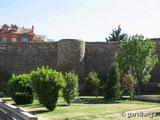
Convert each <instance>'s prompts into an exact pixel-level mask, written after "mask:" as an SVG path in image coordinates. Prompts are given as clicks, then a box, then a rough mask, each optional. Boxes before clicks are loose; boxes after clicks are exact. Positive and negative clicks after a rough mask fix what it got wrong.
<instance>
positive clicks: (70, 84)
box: [63, 72, 79, 105]
mask: <svg viewBox="0 0 160 120" xmlns="http://www.w3.org/2000/svg"><path fill="white" fill-rule="evenodd" d="M64 79H65V82H66V86H65V87H64V89H63V98H64V100H65V101H66V102H67V104H68V105H70V103H71V100H74V99H75V97H77V96H78V94H79V92H78V91H79V89H78V87H79V84H78V75H77V74H75V73H74V72H68V73H65V75H64Z"/></svg>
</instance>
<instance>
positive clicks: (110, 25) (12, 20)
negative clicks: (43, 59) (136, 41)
mask: <svg viewBox="0 0 160 120" xmlns="http://www.w3.org/2000/svg"><path fill="white" fill-rule="evenodd" d="M159 6H160V0H0V25H3V24H17V25H18V26H20V27H22V26H24V27H31V26H32V25H34V26H35V33H36V34H44V35H47V36H48V38H50V39H53V40H56V41H57V40H60V39H66V38H72V39H81V40H84V41H105V37H108V35H109V34H110V33H111V32H112V29H114V28H117V26H118V25H121V28H122V32H124V33H127V34H128V35H133V34H136V33H137V34H143V35H144V36H145V37H148V38H160V7H159Z"/></svg>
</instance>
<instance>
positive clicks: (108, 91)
mask: <svg viewBox="0 0 160 120" xmlns="http://www.w3.org/2000/svg"><path fill="white" fill-rule="evenodd" d="M104 97H105V98H106V99H111V100H112V101H116V100H118V99H120V97H121V92H120V71H119V67H118V63H117V62H113V63H112V65H111V67H110V70H109V75H108V80H107V81H106V85H105V96H104Z"/></svg>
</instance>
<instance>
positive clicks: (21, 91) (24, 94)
mask: <svg viewBox="0 0 160 120" xmlns="http://www.w3.org/2000/svg"><path fill="white" fill-rule="evenodd" d="M8 94H9V96H10V97H12V99H13V100H14V102H15V103H17V104H29V103H32V102H33V99H34V94H33V90H32V86H31V79H30V75H29V74H21V75H14V74H13V75H12V77H11V79H10V80H9V81H8Z"/></svg>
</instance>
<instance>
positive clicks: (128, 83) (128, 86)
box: [122, 72, 136, 100]
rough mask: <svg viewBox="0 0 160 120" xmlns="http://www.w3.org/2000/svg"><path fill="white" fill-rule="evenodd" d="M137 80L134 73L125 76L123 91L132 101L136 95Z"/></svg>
mask: <svg viewBox="0 0 160 120" xmlns="http://www.w3.org/2000/svg"><path fill="white" fill-rule="evenodd" d="M135 87H136V78H135V77H134V76H133V75H132V73H130V72H129V73H128V74H125V75H124V77H123V81H122V90H123V92H124V93H125V94H127V95H129V96H130V99H131V100H132V99H133V98H134V94H135Z"/></svg>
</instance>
